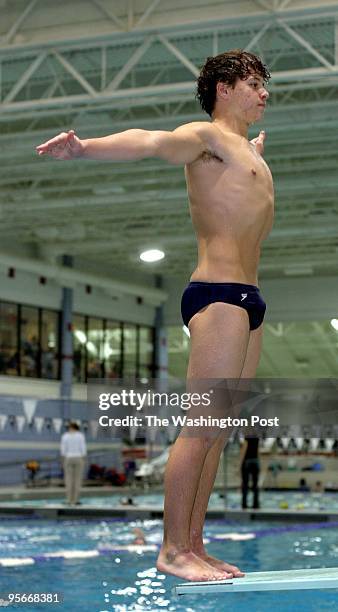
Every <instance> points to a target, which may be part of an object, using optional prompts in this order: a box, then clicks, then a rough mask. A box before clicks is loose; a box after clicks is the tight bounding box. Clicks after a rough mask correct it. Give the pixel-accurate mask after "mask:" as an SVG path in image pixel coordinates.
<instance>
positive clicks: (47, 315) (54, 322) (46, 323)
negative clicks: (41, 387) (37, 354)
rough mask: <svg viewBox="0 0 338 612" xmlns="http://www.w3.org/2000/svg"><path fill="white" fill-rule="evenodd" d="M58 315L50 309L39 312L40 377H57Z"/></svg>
mask: <svg viewBox="0 0 338 612" xmlns="http://www.w3.org/2000/svg"><path fill="white" fill-rule="evenodd" d="M58 345H59V315H58V313H57V312H53V311H51V310H43V311H42V313H41V377H42V378H50V379H56V378H58V375H59V372H58V369H59V368H58V365H59V358H58V357H59V355H58V353H59V346H58Z"/></svg>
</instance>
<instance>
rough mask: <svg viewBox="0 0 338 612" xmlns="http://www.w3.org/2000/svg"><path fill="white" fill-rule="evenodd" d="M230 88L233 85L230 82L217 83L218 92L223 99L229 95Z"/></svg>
mask: <svg viewBox="0 0 338 612" xmlns="http://www.w3.org/2000/svg"><path fill="white" fill-rule="evenodd" d="M230 89H231V87H230V85H228V83H217V85H216V93H217V95H218V97H220V98H223V100H226V99H227V98H228V97H229V91H230Z"/></svg>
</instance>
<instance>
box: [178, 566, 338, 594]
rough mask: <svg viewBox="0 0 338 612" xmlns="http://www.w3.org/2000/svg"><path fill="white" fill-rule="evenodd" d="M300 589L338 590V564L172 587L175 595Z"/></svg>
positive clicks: (255, 573)
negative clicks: (337, 565)
mask: <svg viewBox="0 0 338 612" xmlns="http://www.w3.org/2000/svg"><path fill="white" fill-rule="evenodd" d="M301 589H338V567H327V568H312V569H300V570H286V571H278V572H273V571H272V572H253V573H248V574H246V575H245V576H244V577H243V578H228V579H226V580H208V581H207V582H182V583H181V584H177V585H176V586H175V587H174V588H173V592H174V594H175V595H188V594H190V595H195V594H200V593H205V594H214V593H243V592H244V591H296V590H301Z"/></svg>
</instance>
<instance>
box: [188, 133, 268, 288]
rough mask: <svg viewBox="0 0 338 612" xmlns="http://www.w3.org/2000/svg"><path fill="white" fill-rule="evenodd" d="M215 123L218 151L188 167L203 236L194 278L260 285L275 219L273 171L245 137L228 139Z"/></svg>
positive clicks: (194, 212) (191, 194) (198, 228)
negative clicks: (261, 258)
mask: <svg viewBox="0 0 338 612" xmlns="http://www.w3.org/2000/svg"><path fill="white" fill-rule="evenodd" d="M210 127H211V129H213V130H214V134H215V138H214V139H213V145H214V146H213V150H212V151H206V152H205V153H203V154H202V155H201V156H200V157H199V159H197V160H196V161H194V162H193V163H190V164H188V165H187V166H186V168H185V174H186V181H187V187H188V195H189V201H190V210H191V217H192V222H193V225H194V228H195V231H196V234H197V241H198V265H197V268H196V269H195V271H194V272H193V274H192V276H191V280H192V281H205V282H238V283H247V284H252V285H257V268H258V262H259V256H260V246H261V243H262V241H263V240H264V239H265V238H266V237H267V235H268V234H269V231H270V229H271V227H272V222H273V209H274V191H273V181H272V176H271V172H270V170H269V168H268V166H267V164H266V163H265V161H264V159H263V158H262V157H261V156H260V155H259V153H258V152H257V151H256V149H255V146H254V145H253V144H251V143H250V142H249V141H248V140H247V139H246V138H244V137H242V136H239V135H237V134H233V133H227V134H226V141H225V134H223V132H222V131H221V130H220V129H219V128H218V127H216V126H215V127H214V126H212V124H211V126H210ZM225 142H226V146H225Z"/></svg>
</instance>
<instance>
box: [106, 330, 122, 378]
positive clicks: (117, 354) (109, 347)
mask: <svg viewBox="0 0 338 612" xmlns="http://www.w3.org/2000/svg"><path fill="white" fill-rule="evenodd" d="M104 338H105V340H104V347H103V357H104V364H105V376H106V378H110V379H114V378H121V377H122V325H121V323H115V322H114V321H106V330H105V335H104Z"/></svg>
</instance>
